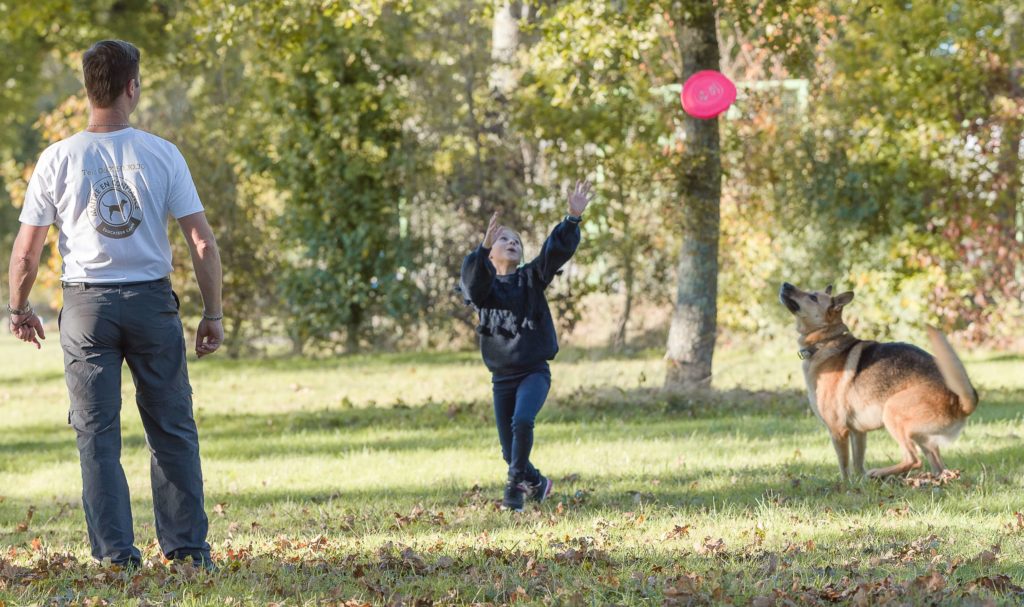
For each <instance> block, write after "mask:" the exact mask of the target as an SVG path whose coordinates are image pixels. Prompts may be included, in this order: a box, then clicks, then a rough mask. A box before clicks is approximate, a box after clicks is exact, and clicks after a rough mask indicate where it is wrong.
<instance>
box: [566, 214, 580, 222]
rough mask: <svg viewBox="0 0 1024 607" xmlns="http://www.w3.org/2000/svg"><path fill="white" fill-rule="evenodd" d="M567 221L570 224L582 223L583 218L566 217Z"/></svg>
mask: <svg viewBox="0 0 1024 607" xmlns="http://www.w3.org/2000/svg"><path fill="white" fill-rule="evenodd" d="M565 220H566V221H568V222H569V223H580V222H581V221H583V216H582V215H580V216H579V217H576V216H574V215H566V216H565Z"/></svg>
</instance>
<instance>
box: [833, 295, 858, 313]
mask: <svg viewBox="0 0 1024 607" xmlns="http://www.w3.org/2000/svg"><path fill="white" fill-rule="evenodd" d="M851 301H853V291H847V292H846V293H840V294H839V295H836V296H835V297H833V298H832V306H831V308H832V309H833V310H841V309H842V308H843V306H845V305H846V304H848V303H850V302H851Z"/></svg>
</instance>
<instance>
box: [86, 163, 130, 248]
mask: <svg viewBox="0 0 1024 607" xmlns="http://www.w3.org/2000/svg"><path fill="white" fill-rule="evenodd" d="M89 217H90V218H91V219H92V225H93V227H94V228H96V231H97V232H99V233H100V234H103V235H104V236H107V237H110V238H128V237H129V236H131V235H132V234H134V233H135V230H136V228H138V227H139V224H140V223H142V205H140V204H139V199H138V197H137V196H135V192H134V191H133V190H132V187H131V185H129V184H128V182H127V181H124V180H122V179H121V178H119V177H118V176H116V175H110V176H108V177H105V178H103V179H102V180H100V181H98V182H96V183H94V184H92V196H91V198H90V199H89Z"/></svg>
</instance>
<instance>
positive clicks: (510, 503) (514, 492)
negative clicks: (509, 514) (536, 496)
mask: <svg viewBox="0 0 1024 607" xmlns="http://www.w3.org/2000/svg"><path fill="white" fill-rule="evenodd" d="M525 502H526V483H524V482H522V481H514V480H511V479H509V481H508V482H507V483H505V498H504V499H502V500H501V505H502V506H504V507H505V508H508V509H509V510H514V511H516V512H522V511H523V505H524V504H525Z"/></svg>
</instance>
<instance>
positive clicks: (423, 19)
mask: <svg viewBox="0 0 1024 607" xmlns="http://www.w3.org/2000/svg"><path fill="white" fill-rule="evenodd" d="M1022 21H1024V20H1022V17H1021V9H1020V7H1019V3H1018V2H1014V1H1012V0H986V1H979V2H966V1H956V0H935V1H933V2H927V3H923V2H905V1H900V2H897V1H895V0H874V1H872V2H863V1H857V0H830V1H815V0H801V1H799V2H780V1H777V0H719V1H717V2H711V1H698V0H679V1H674V2H654V1H646V0H614V1H613V0H609V1H607V2H595V1H585V0H564V1H555V0H537V1H534V2H511V1H505V0H500V1H499V0H438V1H437V2H431V3H425V2H414V1H412V0H390V1H385V0H361V1H359V0H352V1H348V2H344V1H330V2H329V1H326V0H324V1H301V2H300V1H296V0H250V1H246V2H241V1H239V2H232V1H224V0H218V1H216V2H215V1H213V0H166V1H161V2H143V1H141V0H89V1H83V2H75V3H67V2H63V1H59V0H36V1H34V2H32V3H20V2H19V3H2V4H0V45H2V48H3V49H4V51H5V55H6V56H5V61H4V62H3V64H2V65H0V117H2V124H3V125H4V128H3V129H2V130H0V174H2V175H3V179H4V185H5V188H4V189H2V190H0V245H2V246H0V261H3V262H6V256H7V255H8V254H9V250H10V241H11V238H12V237H13V234H14V233H15V231H16V229H17V213H18V207H19V206H20V204H21V197H22V196H23V193H24V186H25V183H26V182H27V179H28V177H29V176H30V175H31V171H32V168H33V163H34V162H35V159H36V158H37V156H38V154H39V152H40V151H41V150H42V149H43V148H44V147H45V146H46V145H48V144H49V143H50V142H52V141H55V140H57V139H60V138H61V137H65V136H67V135H69V134H71V133H74V132H75V131H77V130H80V129H81V128H83V127H84V118H85V114H84V110H85V107H86V106H85V102H84V92H83V90H82V87H81V82H80V74H79V71H80V67H79V62H80V57H81V52H82V51H83V50H84V49H85V48H87V47H88V45H89V44H91V42H93V41H95V40H97V39H101V38H107V37H117V38H124V39H126V40H130V41H132V42H134V43H135V44H137V45H138V46H139V47H140V48H141V49H142V53H143V64H142V70H143V71H142V79H143V85H144V88H143V90H144V96H143V103H142V106H141V107H140V109H139V111H138V113H137V114H136V124H137V125H138V126H139V127H140V128H144V129H146V130H149V131H152V132H154V133H156V134H158V135H161V136H163V137H165V138H167V139H170V140H171V141H173V142H175V143H176V144H177V145H178V146H179V147H180V148H181V150H182V152H183V153H184V154H185V156H186V159H187V160H188V161H189V165H190V167H191V169H192V172H193V176H194V178H195V180H196V183H197V186H198V187H199V190H200V194H201V196H202V198H203V201H204V203H205V204H206V206H207V209H208V214H209V216H210V219H211V222H212V223H213V224H214V226H215V229H216V231H217V234H218V239H219V241H220V243H221V247H222V250H223V255H224V261H225V270H226V273H225V281H226V283H227V288H226V296H227V300H226V302H227V307H226V310H225V311H226V314H227V319H226V320H227V321H228V324H227V327H228V331H229V334H230V335H229V338H230V339H231V343H232V346H233V347H232V349H231V352H232V354H234V355H242V354H247V353H253V352H256V353H258V352H269V351H273V350H274V349H275V348H284V349H289V350H291V351H294V352H307V353H317V352H334V351H337V352H342V351H344V352H353V351H357V350H360V349H367V348H384V349H393V348H449V347H463V346H466V345H467V344H469V343H471V340H472V335H473V333H472V323H473V319H472V313H471V310H469V309H467V308H466V307H464V306H463V305H462V304H461V302H460V300H459V298H458V297H457V296H456V295H455V294H454V293H453V291H452V289H453V287H454V286H455V283H456V280H457V272H458V268H459V263H460V261H461V258H462V256H463V255H464V254H465V253H466V252H467V251H468V250H469V249H470V248H471V247H473V246H474V245H475V244H476V243H477V241H478V240H479V238H480V237H481V234H482V230H483V226H484V223H485V221H486V218H487V216H488V215H489V214H490V212H492V210H501V211H502V216H503V221H504V222H505V223H507V224H509V225H511V226H514V227H516V228H518V229H520V230H521V231H522V232H523V233H524V236H525V238H526V245H527V256H529V255H530V254H531V252H536V251H537V250H538V248H539V245H540V242H541V241H542V240H543V238H544V237H545V236H546V234H547V232H548V231H549V230H550V228H551V226H552V225H553V224H554V223H555V222H557V221H558V220H559V219H560V218H561V216H562V215H563V214H564V191H565V188H566V187H567V186H568V185H569V184H570V183H572V182H573V181H574V180H575V179H576V178H577V177H579V176H589V177H590V178H591V179H592V180H593V181H594V182H595V184H596V189H597V191H598V199H597V201H596V202H595V204H594V205H593V206H592V208H591V210H589V211H588V213H587V220H586V221H585V223H584V225H583V229H584V245H583V246H582V247H581V248H580V251H579V254H578V255H577V257H576V259H575V261H574V262H573V263H572V264H571V265H570V267H568V268H567V270H566V272H565V273H564V274H563V276H562V277H561V278H559V279H558V280H556V282H555V284H554V285H553V286H552V291H551V293H550V299H551V301H552V305H553V307H555V308H556V310H555V312H556V316H557V318H559V319H560V322H561V323H562V324H563V327H562V328H563V331H564V332H566V333H567V334H568V333H569V332H570V331H572V329H574V328H575V329H577V331H576V332H575V333H574V335H577V336H579V337H580V340H581V342H582V341H586V342H587V343H589V344H590V345H602V346H608V347H611V348H614V349H618V350H632V349H638V348H651V347H655V348H660V349H665V350H667V351H668V354H669V356H668V358H669V359H670V360H672V361H675V362H674V363H672V364H675V365H676V366H679V363H680V361H682V362H683V363H685V364H684V365H683V367H687V368H689V371H687V372H686V373H683V374H682V375H681V376H680V377H678V378H677V380H678V382H679V383H681V384H692V383H694V382H697V383H699V382H700V381H703V379H706V378H702V377H701V376H702V374H707V373H709V372H710V371H709V370H710V360H711V356H712V352H713V348H714V346H715V344H716V343H718V344H722V343H726V342H729V343H733V342H743V341H750V342H754V341H755V340H760V339H763V338H771V337H774V336H777V335H780V334H784V335H789V334H790V333H791V331H792V329H791V327H790V325H789V320H788V318H787V315H786V312H785V311H784V310H783V309H782V308H781V306H779V305H778V303H777V301H776V297H775V292H776V289H777V288H778V284H779V283H780V282H781V281H782V280H789V281H790V282H794V283H797V284H800V285H808V286H810V287H817V288H822V287H823V286H824V285H825V284H826V283H828V282H834V283H836V285H837V286H839V287H841V288H844V289H845V288H852V289H854V290H856V291H857V299H858V304H857V308H856V312H855V313H853V312H852V310H851V317H852V318H855V319H856V320H855V322H856V325H857V330H859V331H861V332H862V333H865V334H867V335H871V336H874V337H886V338H888V337H903V336H911V335H914V334H915V332H916V331H918V330H919V328H920V326H921V325H922V324H923V323H925V322H932V323H937V324H939V325H940V326H942V327H944V328H945V329H946V330H947V331H951V332H954V333H955V334H956V336H957V337H958V338H959V339H961V340H965V341H969V342H971V343H974V344H986V345H992V346H1006V345H1009V344H1010V343H1011V342H1012V340H1013V339H1015V338H1016V336H1019V335H1020V334H1021V328H1022V323H1024V310H1022V308H1024V305H1022V301H1021V284H1022V280H1024V271H1022V264H1021V261H1022V260H1021V255H1022V250H1024V249H1022V246H1021V245H1022V240H1024V216H1022V215H1024V204H1022V194H1021V178H1022V168H1021V167H1022V159H1021V138H1022V134H1024V92H1022V88H1024V83H1022V79H1024V68H1022V65H1024V57H1022V54H1021V50H1020V47H1021V44H1022V41H1024V24H1022ZM709 40H715V41H717V47H715V48H712V47H711V46H708V45H707V41H709ZM700 44H704V47H703V48H705V49H706V50H708V51H709V52H710V51H712V50H714V51H715V54H717V56H718V61H719V65H720V69H721V70H722V71H723V72H724V73H725V74H726V75H728V76H730V77H731V78H732V79H733V80H734V81H735V82H736V83H737V85H738V88H739V90H740V97H739V99H738V101H737V103H736V105H735V106H734V107H733V109H731V110H730V111H729V112H728V113H727V114H725V115H723V116H722V117H720V118H719V119H718V121H717V122H715V121H711V122H699V121H695V120H693V119H690V118H688V117H686V116H685V115H684V114H683V112H682V110H681V109H680V108H679V102H678V94H679V90H680V85H681V83H682V81H683V80H685V78H686V77H687V76H688V75H689V73H690V72H692V71H693V70H694V69H697V68H699V67H711V65H710V64H708V63H707V61H709V59H708V58H707V57H698V56H697V54H695V53H698V51H699V50H700V48H702V47H701V46H700ZM708 137H712V138H714V139H717V142H716V143H715V144H714V146H711V144H710V143H709V142H710V141H711V140H710V139H708ZM709 146H711V147H709ZM712 147H713V148H716V149H712ZM709 150H711V151H712V152H713V153H712V155H711V156H709V155H708V151H709ZM716 172H717V173H718V174H720V175H721V178H720V180H719V178H718V177H717V176H716ZM716 184H717V185H716ZM708 188H710V189H708ZM716 188H717V191H716ZM702 192H703V194H701V193H702ZM176 246H177V247H178V253H179V255H177V261H178V263H179V264H183V265H182V266H181V267H180V268H179V269H178V270H177V272H178V273H180V274H181V276H180V277H179V280H176V284H178V285H182V286H183V288H185V290H186V293H185V295H186V297H185V310H186V312H187V313H192V314H194V313H195V312H196V311H197V310H198V299H197V293H195V292H193V291H189V288H188V287H186V286H187V285H188V284H189V282H188V281H186V280H184V278H185V277H186V275H187V273H188V271H189V269H188V268H187V266H186V265H185V264H186V261H187V259H188V257H187V255H184V254H183V253H184V248H183V247H184V245H183V243H182V242H181V241H180V239H176ZM56 257H57V256H56V254H55V253H54V254H51V258H50V259H49V263H50V265H51V267H53V268H55V269H56V268H59V259H57V258H56ZM44 274H46V276H44V277H43V288H44V289H45V288H46V287H47V285H49V286H50V287H52V286H53V285H54V283H55V280H56V276H55V274H53V273H52V272H51V273H45V272H44ZM52 292H53V293H54V294H55V295H54V296H53V299H54V300H53V301H52V302H51V303H52V304H53V305H59V302H58V301H57V300H56V290H52ZM37 299H38V298H37ZM687 306H689V307H687ZM696 312H699V314H696ZM694 314H696V315H695V316H694ZM673 315H674V316H675V321H673V320H672V318H673ZM687 319H689V320H687ZM683 321H686V322H683ZM673 323H675V326H677V327H678V328H679V331H677V332H674V333H675V334H674V336H673V338H672V340H671V341H670V340H669V333H670V331H669V328H670V326H673ZM680 323H682V324H680ZM687 323H689V324H688V325H687ZM683 325H687V326H686V327H684V326H683ZM571 339H572V338H570V341H571ZM683 367H680V368H683ZM669 375H670V378H669V382H670V383H673V382H674V381H675V380H673V379H672V378H671V375H672V374H669Z"/></svg>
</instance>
